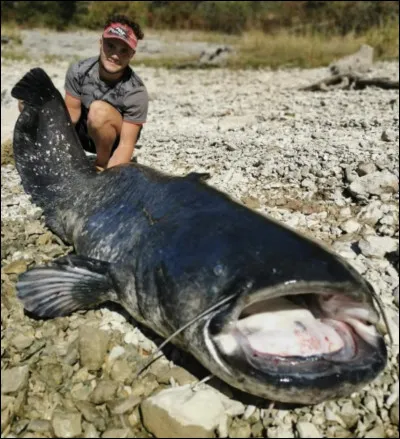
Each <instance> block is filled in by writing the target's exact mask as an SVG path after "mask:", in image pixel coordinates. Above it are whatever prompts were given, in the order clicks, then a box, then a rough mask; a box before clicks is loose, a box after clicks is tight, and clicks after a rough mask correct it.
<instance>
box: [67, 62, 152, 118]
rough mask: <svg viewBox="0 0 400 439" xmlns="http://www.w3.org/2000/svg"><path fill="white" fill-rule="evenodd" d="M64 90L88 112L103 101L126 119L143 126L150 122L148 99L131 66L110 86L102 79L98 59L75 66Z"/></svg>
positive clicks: (71, 69) (72, 67) (69, 74)
mask: <svg viewBox="0 0 400 439" xmlns="http://www.w3.org/2000/svg"><path fill="white" fill-rule="evenodd" d="M65 91H66V92H67V93H69V94H70V95H72V96H74V97H76V98H79V99H80V100H81V103H82V105H83V106H84V107H85V108H86V109H87V110H89V106H90V104H91V103H92V102H93V101H96V100H102V101H105V102H108V103H109V104H111V105H112V106H113V107H115V108H116V109H117V110H118V111H119V112H120V113H121V115H122V118H123V120H125V121H127V122H133V123H138V124H142V123H144V122H146V119H147V109H148V103H149V98H148V94H147V90H146V87H145V86H144V84H143V82H142V80H141V79H140V78H139V76H138V75H137V74H136V73H135V72H134V71H133V70H132V69H131V68H130V67H129V66H128V68H127V70H126V73H125V74H124V76H123V77H122V79H121V81H119V82H118V83H117V84H113V85H109V84H107V83H106V82H104V81H102V80H101V79H100V77H99V57H98V56H95V57H92V58H88V59H85V60H82V61H78V62H77V63H75V64H72V65H71V66H70V67H69V69H68V71H67V75H66V77H65Z"/></svg>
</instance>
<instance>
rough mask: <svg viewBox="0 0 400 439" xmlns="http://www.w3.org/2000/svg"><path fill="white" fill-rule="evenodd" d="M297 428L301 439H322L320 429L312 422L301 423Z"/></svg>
mask: <svg viewBox="0 0 400 439" xmlns="http://www.w3.org/2000/svg"><path fill="white" fill-rule="evenodd" d="M296 428H297V431H298V433H299V437H301V438H306V437H315V438H318V437H322V435H321V433H320V432H319V430H318V428H317V427H316V426H315V425H314V424H312V423H311V422H303V421H300V422H298V423H297V425H296Z"/></svg>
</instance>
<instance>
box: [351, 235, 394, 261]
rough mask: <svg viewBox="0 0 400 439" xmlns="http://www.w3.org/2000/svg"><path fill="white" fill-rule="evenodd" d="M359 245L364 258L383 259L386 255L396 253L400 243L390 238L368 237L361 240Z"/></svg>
mask: <svg viewBox="0 0 400 439" xmlns="http://www.w3.org/2000/svg"><path fill="white" fill-rule="evenodd" d="M358 245H359V247H360V250H361V252H362V254H363V255H364V256H366V257H373V258H383V257H384V256H385V254H386V253H391V252H394V251H396V250H397V248H398V246H399V243H398V241H397V240H396V239H393V238H390V237H388V236H382V237H381V236H367V237H364V238H362V239H360V241H359V243H358Z"/></svg>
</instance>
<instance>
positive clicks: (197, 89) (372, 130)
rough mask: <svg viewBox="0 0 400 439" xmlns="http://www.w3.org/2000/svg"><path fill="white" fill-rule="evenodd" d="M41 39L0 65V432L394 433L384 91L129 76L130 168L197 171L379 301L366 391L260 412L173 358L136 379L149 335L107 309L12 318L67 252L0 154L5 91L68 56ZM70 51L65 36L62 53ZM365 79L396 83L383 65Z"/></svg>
mask: <svg viewBox="0 0 400 439" xmlns="http://www.w3.org/2000/svg"><path fill="white" fill-rule="evenodd" d="M46 35H47V40H46V38H44V40H43V41H42V40H40V38H42V35H39V37H40V38H39V37H38V38H39V40H40V41H42V42H41V43H40V44H41V45H40V44H39V43H38V44H39V45H38V44H36V46H35V47H38V48H39V49H40V47H42V51H40V50H39V51H38V53H35V59H34V60H33V61H32V60H31V61H24V62H17V61H10V60H7V59H2V84H1V88H2V90H1V109H2V112H1V118H2V122H1V126H2V130H1V136H2V162H1V164H2V173H1V191H2V209H1V211H2V214H1V222H2V231H1V235H2V241H1V258H2V269H1V271H2V301H1V325H2V326H1V340H2V342H1V357H2V358H1V365H2V372H1V374H2V387H1V410H2V417H1V428H2V437H9V438H11V437H21V438H22V437H37V438H40V437H63V438H66V437H102V438H107V437H153V436H156V437H213V436H215V435H217V436H219V437H398V413H399V399H398V393H399V384H398V351H399V348H398V332H399V331H398V325H399V318H398V306H399V299H398V284H399V277H398V268H399V258H398V238H399V236H398V235H399V228H398V222H399V221H398V220H399V198H398V194H399V191H398V178H399V168H398V160H399V119H398V114H399V95H398V91H396V90H380V89H376V88H367V89H365V90H361V91H354V90H349V91H344V90H336V91H328V92H315V93H311V92H305V91H298V89H299V88H300V87H303V86H305V85H308V84H311V83H312V82H315V81H317V80H319V79H322V78H323V77H325V76H326V75H327V74H328V71H327V69H313V70H297V69H295V70H278V71H269V70H258V71H236V72H233V71H228V70H224V69H215V70H184V71H182V70H164V69H151V68H144V67H142V66H140V64H138V65H137V66H136V67H135V69H136V71H137V73H138V74H139V76H141V77H142V79H143V80H144V82H145V83H146V86H147V88H148V91H149V95H150V108H149V117H148V121H147V123H146V126H145V129H144V130H143V134H142V137H141V139H140V144H139V145H138V147H137V149H136V153H135V155H136V157H137V160H138V161H139V162H140V163H143V164H146V165H150V166H152V167H155V168H158V169H161V170H163V171H165V172H168V173H172V174H175V175H184V174H186V173H188V172H191V171H196V172H204V171H206V172H209V173H210V174H211V179H210V180H209V181H208V183H209V184H210V185H213V186H215V187H217V188H219V189H221V190H223V191H225V192H227V193H228V194H230V195H231V196H232V197H234V198H235V199H237V200H240V201H241V202H242V203H244V204H246V205H247V206H249V207H250V208H253V209H255V210H257V211H259V212H262V213H265V214H268V215H270V216H272V217H274V218H275V219H277V220H279V221H282V222H283V223H285V224H287V225H289V226H291V227H293V228H295V229H297V230H299V231H301V232H303V233H305V234H308V235H311V236H313V237H314V238H316V239H318V240H320V241H322V242H324V243H326V244H327V245H330V246H332V247H333V249H334V250H335V251H337V252H338V253H339V254H341V255H342V256H344V257H345V258H346V259H347V260H349V261H350V263H351V264H353V265H354V267H355V268H356V269H357V270H358V271H359V272H361V273H362V274H363V275H364V276H365V278H367V279H368V280H369V281H370V282H371V283H372V285H373V286H374V288H375V290H376V291H377V292H378V294H379V296H380V298H381V299H382V301H383V303H384V306H385V310H386V313H387V315H388V319H389V325H390V327H391V329H392V332H393V335H394V338H395V340H394V346H391V347H390V348H389V351H390V358H389V362H388V365H387V367H386V369H385V371H384V372H383V373H382V374H381V375H380V376H379V377H378V378H377V379H376V380H375V381H374V382H373V383H371V384H370V385H368V386H366V387H365V388H364V389H363V390H362V391H360V392H359V393H356V394H353V395H351V397H349V398H346V399H340V400H336V401H328V402H326V403H322V404H318V405H315V406H310V407H296V408H293V407H281V406H278V407H271V406H270V404H269V402H268V401H259V400H251V399H250V400H249V399H248V398H247V397H245V396H243V395H238V394H237V392H235V391H234V390H233V389H232V388H230V387H228V386H226V385H224V384H223V383H221V382H219V381H218V380H216V379H213V380H211V381H208V382H207V383H206V384H200V385H198V386H194V383H196V381H197V380H198V379H201V378H203V377H205V376H206V371H204V370H202V368H201V367H199V365H198V364H196V363H195V362H194V361H193V360H191V359H190V358H187V356H186V355H184V354H183V353H182V352H180V351H177V350H176V349H174V348H169V349H166V350H165V351H164V353H165V356H164V357H163V358H162V359H160V360H158V361H156V362H155V363H153V364H152V366H150V367H149V368H148V369H147V371H146V372H145V373H144V374H142V375H141V377H140V378H139V379H135V372H136V371H137V369H138V368H139V367H140V366H141V365H142V364H143V361H145V360H146V359H147V358H148V357H149V355H150V353H151V352H152V351H154V350H155V348H156V345H158V344H160V342H161V341H162V340H160V339H159V338H158V337H155V336H154V335H153V334H150V333H149V331H147V330H145V329H144V328H141V327H140V328H139V327H137V326H135V324H134V322H132V319H130V318H129V316H127V315H126V313H125V312H124V311H123V310H122V309H120V308H117V307H115V308H112V307H108V308H106V307H104V308H99V309H96V310H91V311H88V312H79V313H75V314H74V315H72V316H69V317H65V318H57V319H53V320H46V321H44V320H38V319H34V318H32V317H31V316H28V315H25V314H24V311H23V309H22V306H21V304H20V303H19V301H18V300H17V299H16V297H15V282H16V279H17V275H18V274H19V273H21V272H23V271H25V270H26V268H28V267H31V266H34V265H36V264H40V263H43V262H46V261H50V260H53V259H54V258H57V257H59V256H61V255H63V254H66V253H68V252H70V251H71V250H72V249H71V248H69V247H67V246H66V245H64V244H63V243H62V242H61V241H60V240H59V239H58V238H57V237H56V236H55V235H54V234H52V233H51V232H50V231H49V230H48V229H47V228H46V227H45V226H44V219H43V217H42V216H41V211H40V209H39V208H37V207H36V206H34V205H32V203H31V202H30V200H29V197H28V196H26V195H25V194H24V192H23V189H22V187H21V185H20V180H19V176H18V174H17V172H16V170H15V167H14V163H13V159H12V154H11V150H10V143H11V142H10V139H11V138H12V130H13V126H14V123H15V120H16V117H17V111H16V103H15V101H14V100H13V99H12V98H11V96H10V90H11V88H12V86H13V85H14V83H15V82H16V81H17V80H18V79H19V78H20V77H21V76H22V75H23V74H24V73H25V72H26V71H27V70H28V69H29V68H32V67H35V66H38V65H40V66H42V67H43V68H45V70H46V71H47V72H48V73H49V75H50V76H51V78H52V79H53V81H54V83H55V84H56V86H57V87H58V88H59V89H60V91H62V89H63V80H64V74H65V71H66V68H67V66H68V62H69V60H68V57H67V56H66V60H65V61H55V62H53V63H47V64H46V63H45V62H44V61H43V58H41V57H42V55H43V51H44V49H45V48H47V47H50V43H49V42H50V41H53V42H54V41H55V38H56V36H54V35H52V34H49V33H47V34H46ZM29 38H30V41H32V38H33V37H32V35H31V36H30V37H29ZM46 41H48V44H46ZM79 41H81V37H80V36H78V35H72V36H70V37H69V39H68V44H69V48H68V50H75V51H76V49H74V47H76V46H74V44H78V42H79ZM25 44H28V43H25ZM78 53H81V52H78ZM94 53H96V52H95V51H94ZM60 54H61V55H62V54H63V52H62V50H61V49H60ZM89 55H91V54H89ZM370 74H371V75H373V76H387V77H389V78H391V79H397V80H398V63H379V64H376V65H375V66H374V68H373V70H372V71H371V72H370ZM299 257H301V255H299ZM379 329H380V331H382V332H383V333H385V334H386V335H385V339H386V340H387V342H388V343H389V337H388V334H387V333H386V332H387V329H386V327H385V325H384V324H383V322H381V324H380V328H379ZM160 391H162V392H160ZM53 435H54V436H53ZM185 435H187V436H185Z"/></svg>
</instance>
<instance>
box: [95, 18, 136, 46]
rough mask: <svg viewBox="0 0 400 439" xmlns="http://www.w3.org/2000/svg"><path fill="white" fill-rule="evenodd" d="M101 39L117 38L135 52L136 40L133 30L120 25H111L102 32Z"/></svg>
mask: <svg viewBox="0 0 400 439" xmlns="http://www.w3.org/2000/svg"><path fill="white" fill-rule="evenodd" d="M103 38H117V39H119V40H121V41H123V42H124V43H126V44H127V45H128V46H129V47H130V48H132V49H133V50H136V46H137V38H136V35H135V34H134V33H133V30H132V29H131V28H130V27H129V26H127V25H126V24H122V23H112V24H110V26H108V27H107V28H106V29H105V30H104V32H103Z"/></svg>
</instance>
